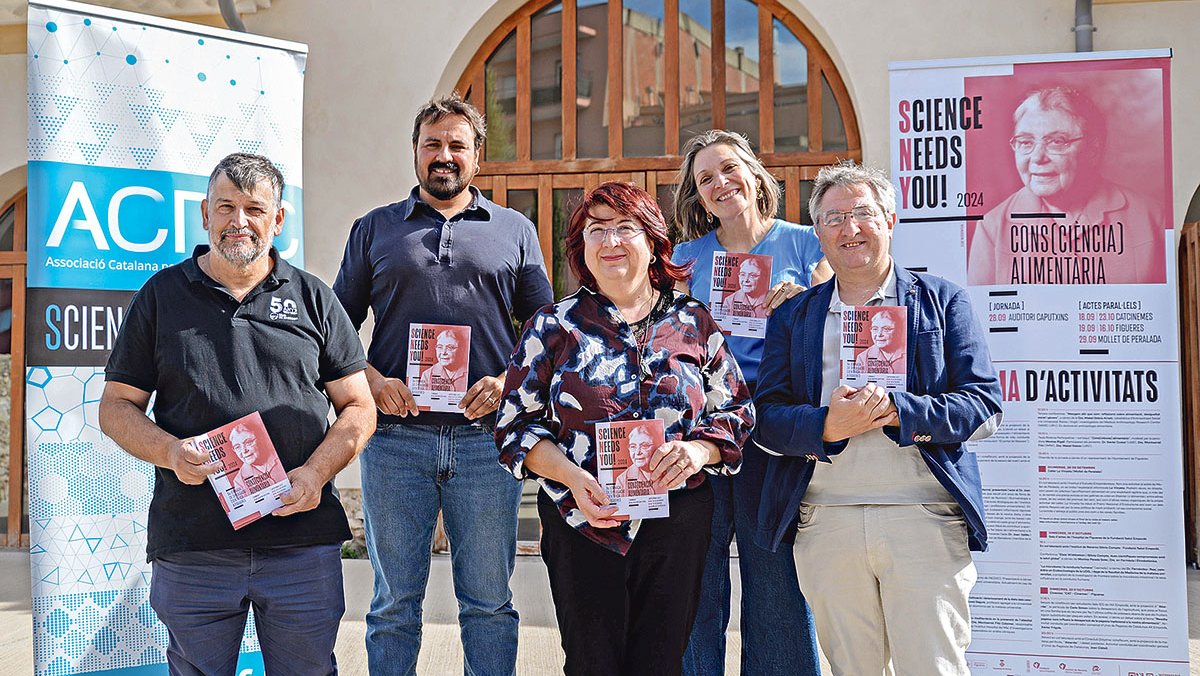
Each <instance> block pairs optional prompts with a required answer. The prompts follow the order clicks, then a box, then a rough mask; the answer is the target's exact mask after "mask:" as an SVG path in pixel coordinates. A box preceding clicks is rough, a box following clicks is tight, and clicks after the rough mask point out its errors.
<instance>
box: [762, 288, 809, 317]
mask: <svg viewBox="0 0 1200 676" xmlns="http://www.w3.org/2000/svg"><path fill="white" fill-rule="evenodd" d="M805 288H807V287H805V286H804V285H803V284H797V283H795V282H780V283H778V284H776V285H775V286H772V287H771V290H770V291H769V292H767V298H766V300H765V301H763V305H764V306H765V307H766V308H767V314H771V313H772V312H774V311H775V308H777V307H779V306H780V305H783V302H784V301H785V300H787V299H789V298H791V297H792V296H795V295H797V294H799V293H800V292H801V291H803V290H804V289H805Z"/></svg>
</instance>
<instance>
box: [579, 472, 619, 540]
mask: <svg viewBox="0 0 1200 676" xmlns="http://www.w3.org/2000/svg"><path fill="white" fill-rule="evenodd" d="M567 488H570V489H571V495H573V496H575V505H576V506H577V507H579V511H581V512H583V516H584V518H586V519H587V521H588V523H590V524H591V525H592V526H593V527H594V528H616V527H617V526H620V525H621V522H620V521H617V520H616V519H613V518H611V517H612V515H613V514H615V513H616V512H617V506H616V505H613V504H609V503H610V500H609V499H608V493H605V492H604V489H603V488H601V487H600V483H599V482H598V481H596V477H594V476H592V475H591V474H588V473H587V472H585V471H583V470H582V469H579V471H578V472H574V473H573V476H572V478H571V482H570V483H569V484H567Z"/></svg>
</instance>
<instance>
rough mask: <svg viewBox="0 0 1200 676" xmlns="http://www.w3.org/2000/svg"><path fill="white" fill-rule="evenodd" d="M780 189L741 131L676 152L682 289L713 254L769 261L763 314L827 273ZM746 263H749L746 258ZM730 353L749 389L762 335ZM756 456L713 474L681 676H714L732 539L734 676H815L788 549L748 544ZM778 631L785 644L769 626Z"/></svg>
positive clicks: (719, 669) (716, 133) (719, 660)
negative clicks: (737, 664)
mask: <svg viewBox="0 0 1200 676" xmlns="http://www.w3.org/2000/svg"><path fill="white" fill-rule="evenodd" d="M779 198H780V189H779V184H778V183H777V182H776V181H775V178H774V177H773V176H771V174H770V172H768V171H767V169H766V168H765V167H764V166H763V164H762V162H760V161H759V160H758V158H757V157H755V155H754V151H753V150H751V149H750V143H749V142H748V141H747V140H746V138H745V137H744V136H741V135H740V134H735V133H732V132H728V131H722V130H719V129H713V130H711V131H706V132H704V133H702V134H699V135H698V136H695V137H694V138H692V140H691V141H689V142H688V144H687V146H686V148H685V149H684V160H683V166H682V167H681V168H680V180H679V190H678V191H677V192H676V194H675V205H674V211H675V220H676V223H677V224H678V225H679V226H680V227H681V228H682V229H683V233H684V239H686V240H688V241H685V242H682V243H680V244H679V245H678V246H677V247H676V248H675V255H674V260H675V262H677V263H680V264H686V263H689V262H690V263H692V276H691V279H690V281H689V283H688V289H687V290H688V292H689V293H690V294H691V295H692V296H695V297H696V298H699V299H700V300H703V301H705V302H707V301H708V299H709V292H710V290H711V285H712V271H713V264H712V261H713V254H714V253H717V252H729V253H749V254H759V255H765V256H770V257H771V280H770V285H769V289H770V290H769V291H767V294H766V299H765V300H764V301H763V309H764V310H765V312H766V313H767V314H769V313H770V312H771V311H772V310H774V309H775V308H778V307H779V306H780V304H782V303H783V302H784V301H786V300H787V299H789V298H791V297H792V296H794V295H796V294H797V293H800V292H801V291H803V290H804V289H805V288H806V287H808V286H811V285H812V284H814V283H817V282H821V281H825V280H826V279H829V278H830V277H831V276H832V272H831V271H830V270H829V265H828V264H827V263H826V262H825V259H824V256H823V255H822V253H821V247H820V244H819V243H818V241H817V235H816V233H815V231H814V230H813V228H812V227H811V226H805V225H797V224H795V223H789V222H787V221H784V220H781V219H778V218H776V217H775V214H776V212H777V211H778V208H779ZM751 260H753V259H751ZM727 342H728V345H729V348H730V351H731V352H733V355H734V357H735V358H736V359H737V361H738V365H739V366H741V368H742V373H743V374H744V376H745V378H746V381H747V383H749V384H750V386H751V389H753V387H754V381H755V379H756V378H757V374H758V362H759V359H760V358H761V357H762V349H763V340H762V339H760V338H747V337H742V336H729V337H728V338H727ZM765 468H766V456H765V454H764V453H763V452H762V451H761V450H760V449H758V448H757V447H756V446H754V444H753V443H747V445H746V447H745V448H744V449H743V465H742V471H741V472H740V473H739V474H737V475H735V476H728V477H725V476H717V477H712V479H711V481H712V484H713V492H714V495H715V505H714V507H715V510H714V514H713V526H712V541H711V544H710V545H709V550H708V559H707V561H706V563H705V571H704V579H703V584H702V588H701V598H700V608H699V611H698V613H697V615H696V622H695V624H694V625H693V628H692V635H691V639H690V642H689V644H688V649H687V653H686V654H685V655H684V673H685V674H689V675H699V674H723V673H724V670H725V627H726V625H727V624H728V622H729V593H730V588H729V544H730V542H731V541H732V539H733V537H734V536H735V535H737V542H738V568H739V570H740V572H741V580H742V623H741V624H742V674H743V676H748V675H756V674H790V675H797V676H808V675H810V674H814V675H815V674H819V673H820V665H819V663H818V661H817V643H816V633H815V630H814V628H813V620H812V613H811V612H810V611H809V609H808V605H807V604H806V603H805V601H804V596H803V595H802V594H801V593H800V586H799V584H798V583H797V581H796V566H795V563H794V561H793V560H792V552H791V549H790V548H784V547H781V548H780V549H779V550H778V551H776V552H769V551H767V550H765V549H761V548H759V547H758V546H756V545H755V544H754V529H755V528H756V524H757V514H758V497H759V493H760V492H761V489H762V480H763V472H764V470H765ZM780 629H783V630H786V631H787V635H788V640H786V641H780V640H778V638H777V637H778V634H774V636H775V638H772V636H771V635H769V634H771V633H772V632H777V631H778V630H780Z"/></svg>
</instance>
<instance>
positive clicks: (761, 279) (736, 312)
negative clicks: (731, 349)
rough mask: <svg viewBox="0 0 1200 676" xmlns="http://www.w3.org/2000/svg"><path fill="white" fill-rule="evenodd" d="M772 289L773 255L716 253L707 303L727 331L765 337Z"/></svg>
mask: <svg viewBox="0 0 1200 676" xmlns="http://www.w3.org/2000/svg"><path fill="white" fill-rule="evenodd" d="M770 290H771V257H770V256H764V255H761V254H748V253H729V252H727V251H717V252H714V253H713V259H712V289H710V290H709V295H708V306H709V308H710V309H711V310H712V315H713V319H715V320H717V325H718V326H720V327H721V329H722V330H723V331H725V332H726V333H728V334H730V335H734V336H745V337H748V338H765V337H766V335H767V307H766V300H767V293H768V292H769V291H770Z"/></svg>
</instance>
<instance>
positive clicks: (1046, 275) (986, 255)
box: [967, 85, 1167, 285]
mask: <svg viewBox="0 0 1200 676" xmlns="http://www.w3.org/2000/svg"><path fill="white" fill-rule="evenodd" d="M1012 121H1013V135H1012V138H1011V139H1010V140H1009V146H1010V147H1011V148H1012V153H1013V160H1014V162H1015V164H1016V170H1017V174H1018V175H1019V176H1020V178H1021V183H1022V184H1023V186H1022V187H1021V188H1020V189H1019V190H1017V191H1016V192H1015V193H1013V194H1012V195H1011V196H1009V197H1008V198H1007V199H1005V200H1004V201H1003V202H1001V203H1000V204H998V205H997V206H996V207H994V208H993V209H991V210H990V211H988V212H987V213H986V214H985V215H984V217H983V221H982V222H980V224H979V225H978V226H976V229H975V234H974V236H973V238H972V240H971V245H970V252H969V254H968V258H967V282H968V283H969V284H977V285H983V284H1023V283H1034V284H1047V283H1092V284H1094V283H1104V284H1149V283H1161V282H1163V281H1164V280H1165V274H1166V272H1165V267H1164V257H1165V253H1164V250H1163V241H1164V228H1166V227H1167V224H1166V223H1165V222H1164V221H1163V215H1162V214H1163V210H1162V209H1161V208H1160V207H1159V205H1157V204H1155V203H1153V202H1152V201H1151V200H1149V199H1147V198H1146V197H1144V196H1141V195H1138V194H1137V193H1135V192H1134V191H1133V190H1131V189H1129V188H1127V187H1123V186H1120V185H1117V184H1115V183H1113V182H1112V181H1109V180H1108V179H1107V178H1105V176H1104V175H1103V168H1104V166H1105V151H1106V148H1107V140H1108V134H1109V131H1110V130H1109V129H1108V125H1107V123H1106V120H1105V115H1104V113H1102V112H1101V111H1100V109H1099V108H1097V107H1096V105H1095V104H1094V103H1093V102H1092V100H1091V99H1089V98H1088V97H1087V96H1085V95H1084V94H1083V93H1081V92H1080V91H1079V90H1077V89H1074V88H1072V87H1067V86H1061V85H1060V86H1053V87H1044V88H1040V89H1035V90H1034V91H1032V92H1030V93H1029V94H1028V95H1026V96H1025V97H1024V98H1023V99H1022V100H1021V102H1020V104H1018V105H1017V107H1016V110H1014V111H1013V116H1012ZM1051 224H1055V225H1056V226H1066V227H1067V229H1066V230H1062V229H1059V228H1057V227H1056V228H1053V229H1049V230H1048V229H1047V228H1046V227H1045V226H1049V225H1051ZM1077 226H1083V227H1077ZM1047 234H1048V235H1050V237H1048V238H1047V237H1046V235H1047ZM1051 241H1053V245H1054V250H1052V251H1047V250H1046V247H1047V246H1049V245H1050V243H1051ZM1047 264H1052V265H1050V266H1049V267H1050V268H1051V269H1052V271H1051V272H1041V271H1035V269H1036V267H1037V266H1045V265H1047ZM1060 269H1062V270H1065V271H1067V272H1066V274H1065V276H1064V277H1060V276H1059V275H1058V274H1057V273H1055V272H1053V271H1054V270H1060ZM1101 269H1102V270H1103V274H1102V275H1101V274H1100V271H1101ZM1076 270H1077V271H1079V272H1080V273H1082V274H1080V275H1077V274H1074V273H1073V272H1072V271H1076Z"/></svg>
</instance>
